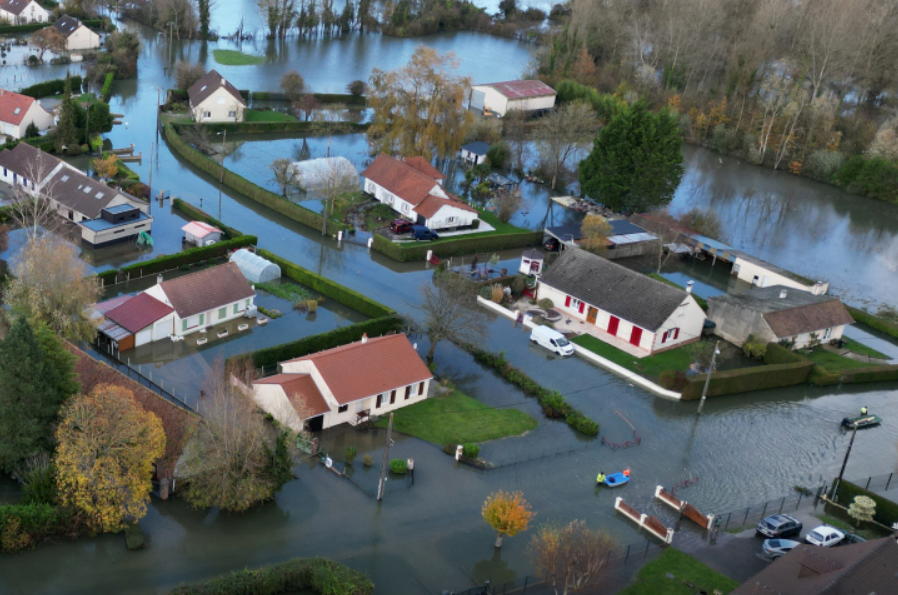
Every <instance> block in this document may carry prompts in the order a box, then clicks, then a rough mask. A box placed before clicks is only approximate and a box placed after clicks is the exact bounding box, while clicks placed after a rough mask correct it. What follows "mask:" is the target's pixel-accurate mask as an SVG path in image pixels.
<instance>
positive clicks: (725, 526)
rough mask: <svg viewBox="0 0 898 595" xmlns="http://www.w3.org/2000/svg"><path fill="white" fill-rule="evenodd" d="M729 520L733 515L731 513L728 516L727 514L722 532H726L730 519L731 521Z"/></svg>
mask: <svg viewBox="0 0 898 595" xmlns="http://www.w3.org/2000/svg"><path fill="white" fill-rule="evenodd" d="M731 518H733V513H732V512H731V513H729V514H727V523H726V525H724V526H723V530H724V531H726V530H727V528H728V527H729V526H730V519H731Z"/></svg>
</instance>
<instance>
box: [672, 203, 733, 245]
mask: <svg viewBox="0 0 898 595" xmlns="http://www.w3.org/2000/svg"><path fill="white" fill-rule="evenodd" d="M679 222H680V224H681V225H683V226H684V227H688V228H689V229H692V230H694V231H697V232H698V233H700V234H702V235H703V236H707V237H709V238H711V239H714V240H722V239H723V223H721V221H720V216H719V215H718V214H717V213H716V212H715V211H712V210H711V209H702V208H699V207H692V208H691V209H689V210H688V211H686V212H685V213H683V214H682V215H680V217H679Z"/></svg>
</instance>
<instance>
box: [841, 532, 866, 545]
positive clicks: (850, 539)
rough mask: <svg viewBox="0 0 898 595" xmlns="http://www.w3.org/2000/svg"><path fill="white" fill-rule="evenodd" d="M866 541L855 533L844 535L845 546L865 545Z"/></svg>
mask: <svg viewBox="0 0 898 595" xmlns="http://www.w3.org/2000/svg"><path fill="white" fill-rule="evenodd" d="M866 542H867V540H866V539H864V538H863V537H861V536H860V535H858V534H857V533H846V534H845V541H844V542H843V543H845V544H846V545H851V544H852V543H866Z"/></svg>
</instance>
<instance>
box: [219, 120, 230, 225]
mask: <svg viewBox="0 0 898 595" xmlns="http://www.w3.org/2000/svg"><path fill="white" fill-rule="evenodd" d="M221 133H223V134H224V136H223V137H222V140H221V175H219V178H218V220H219V221H221V187H222V185H223V184H224V160H225V144H226V143H227V142H228V131H227V130H222V132H221Z"/></svg>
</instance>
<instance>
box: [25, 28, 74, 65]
mask: <svg viewBox="0 0 898 595" xmlns="http://www.w3.org/2000/svg"><path fill="white" fill-rule="evenodd" d="M28 45H31V46H34V47H36V48H37V49H38V50H40V54H38V56H37V58H38V60H40V61H41V62H43V61H44V54H45V53H46V52H47V50H50V51H51V52H53V53H54V54H61V53H62V52H64V51H65V50H66V38H65V36H64V35H63V34H62V33H60V32H59V29H57V28H56V27H44V28H43V29H38V30H37V31H35V32H34V33H32V34H31V35H30V36H29V37H28Z"/></svg>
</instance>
